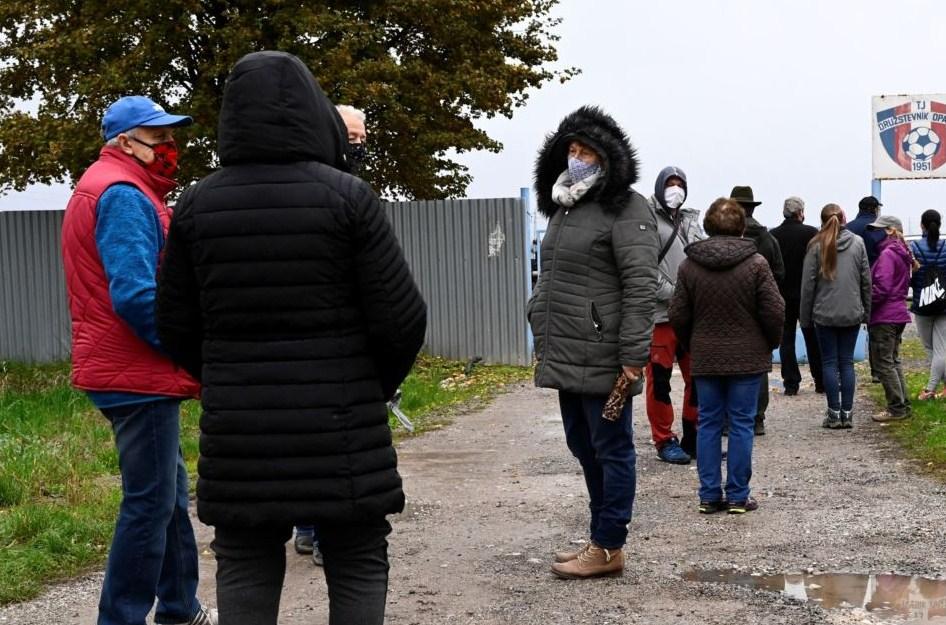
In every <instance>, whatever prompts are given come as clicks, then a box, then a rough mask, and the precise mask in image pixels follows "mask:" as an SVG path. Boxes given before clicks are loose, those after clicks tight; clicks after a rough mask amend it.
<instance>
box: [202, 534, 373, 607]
mask: <svg viewBox="0 0 946 625" xmlns="http://www.w3.org/2000/svg"><path fill="white" fill-rule="evenodd" d="M390 532H391V525H390V524H388V522H387V521H386V520H384V519H378V520H377V521H376V522H373V523H370V522H357V523H355V522H353V523H349V524H345V525H332V524H327V523H320V524H319V548H320V549H321V550H322V557H323V559H324V562H325V582H326V584H327V585H328V600H329V625H381V624H382V623H383V622H384V608H385V605H384V604H385V601H386V600H387V593H388V568H389V567H388V541H387V536H388V534H389V533H390ZM291 536H292V527H290V526H288V525H287V526H285V527H281V526H280V527H259V528H243V527H227V526H217V527H216V528H215V536H214V541H213V544H212V548H213V550H214V553H215V554H216V556H217V610H218V611H219V614H220V625H275V624H276V622H277V619H278V618H279V600H280V595H281V593H282V585H283V578H284V577H285V574H286V546H285V544H286V541H287V540H289V538H290V537H291Z"/></svg>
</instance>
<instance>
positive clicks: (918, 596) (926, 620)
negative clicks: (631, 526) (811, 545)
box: [683, 569, 946, 625]
mask: <svg viewBox="0 0 946 625" xmlns="http://www.w3.org/2000/svg"><path fill="white" fill-rule="evenodd" d="M683 579H684V580H686V581H689V582H717V583H723V584H735V585H737V586H745V587H748V588H753V589H755V590H770V591H775V592H780V593H782V594H783V595H785V596H786V597H791V598H793V599H798V600H799V601H810V602H812V603H817V604H818V605H820V606H822V607H824V608H828V609H838V608H840V609H844V608H847V609H853V608H862V609H864V610H867V611H868V612H871V613H873V614H875V615H877V616H880V617H884V616H889V617H897V618H899V619H907V620H906V623H910V624H911V625H926V624H933V623H937V624H938V623H946V579H939V580H937V579H929V578H925V577H910V576H907V575H892V574H878V575H856V574H846V573H827V574H823V575H805V574H802V573H799V574H791V573H789V574H785V575H753V574H751V573H746V572H741V571H734V570H732V569H726V570H716V571H712V570H711V571H702V570H695V571H689V572H687V573H684V574H683Z"/></svg>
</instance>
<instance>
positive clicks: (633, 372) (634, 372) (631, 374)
mask: <svg viewBox="0 0 946 625" xmlns="http://www.w3.org/2000/svg"><path fill="white" fill-rule="evenodd" d="M623 369H624V375H626V376H627V379H628V380H630V381H631V382H637V381H638V380H640V379H641V376H642V375H644V369H643V368H642V367H631V366H630V365H624V367H623Z"/></svg>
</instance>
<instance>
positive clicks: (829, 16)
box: [0, 0, 946, 230]
mask: <svg viewBox="0 0 946 625" xmlns="http://www.w3.org/2000/svg"><path fill="white" fill-rule="evenodd" d="M556 13H557V14H558V15H560V16H562V17H563V18H564V21H563V23H562V24H561V26H560V27H559V29H558V32H559V33H560V34H561V35H562V40H561V41H560V42H559V56H560V65H562V66H566V65H573V66H576V67H579V68H581V69H582V71H583V73H582V75H580V76H579V77H577V78H575V79H573V80H572V81H570V82H568V83H566V84H565V85H561V84H559V83H558V82H552V83H549V84H547V85H546V86H545V87H544V88H543V89H541V90H539V91H537V92H534V93H533V94H532V95H531V97H530V99H529V101H528V104H527V105H526V107H524V108H522V109H519V110H518V111H517V112H516V115H515V117H514V118H513V119H512V120H507V119H505V118H500V119H494V120H484V121H483V122H482V126H483V127H484V128H485V129H487V131H488V132H489V133H490V134H491V135H492V136H493V137H495V138H497V139H499V140H500V141H502V142H503V144H504V146H505V149H504V150H503V151H502V153H500V154H491V153H477V154H467V155H463V156H462V157H461V160H462V161H463V162H464V163H465V164H467V165H468V166H469V167H470V170H471V173H472V174H473V176H474V180H473V184H472V185H471V187H470V190H469V196H470V197H496V196H513V195H518V193H519V188H520V187H522V186H529V185H530V184H531V179H532V164H533V161H534V158H535V152H536V150H537V148H538V146H539V145H540V143H541V141H542V138H543V136H544V134H545V133H547V132H549V131H550V130H553V129H554V128H555V126H556V125H557V124H558V122H559V121H560V119H561V118H562V117H563V116H564V115H565V114H567V113H568V112H570V111H571V110H574V109H575V108H577V107H579V106H581V105H583V104H598V105H600V106H602V107H604V108H605V109H606V110H607V111H608V112H610V113H611V114H612V115H613V116H614V117H615V118H617V120H618V121H619V122H620V123H621V124H622V125H623V126H624V127H625V129H626V130H627V132H628V134H629V135H630V137H631V140H632V142H633V144H634V146H635V148H636V149H637V151H638V155H639V157H640V161H641V165H642V170H641V180H640V181H639V182H638V183H637V184H636V185H635V187H636V188H637V190H638V191H640V192H641V193H643V194H645V195H650V194H651V193H652V192H653V181H654V178H655V177H656V175H657V172H658V171H659V170H660V169H661V168H662V167H663V166H665V165H670V164H673V165H677V166H679V167H682V168H683V169H684V171H686V173H687V175H688V178H689V189H690V194H689V198H688V200H687V205H688V206H691V207H694V208H698V209H705V208H706V207H707V206H709V204H710V202H712V200H713V199H715V198H716V197H718V196H720V195H728V193H729V190H730V189H731V188H732V187H733V186H734V185H737V184H738V185H750V186H752V188H753V189H754V191H755V195H756V199H758V200H761V201H762V202H763V204H762V205H761V206H760V207H759V208H758V209H757V212H756V216H757V217H758V218H759V219H760V220H761V221H762V222H763V223H766V224H768V225H770V226H774V225H777V224H778V223H779V222H780V221H781V206H782V201H783V200H784V199H785V198H786V197H787V196H789V195H798V196H800V197H802V198H803V199H804V200H805V202H806V203H807V205H808V222H809V223H813V224H814V223H816V222H817V215H818V213H819V212H820V209H821V207H822V206H823V205H824V204H825V203H827V202H837V203H839V204H840V205H841V206H842V207H844V208H845V210H847V212H848V215H849V216H850V215H852V214H854V213H856V212H857V201H858V200H859V199H860V198H861V197H863V196H864V195H868V194H869V193H870V188H871V187H870V183H871V119H870V116H871V111H870V106H871V96H872V95H880V94H903V93H911V94H934V93H946V74H944V72H943V70H942V61H943V59H944V58H946V37H943V36H942V27H943V24H946V2H943V0H901V1H899V2H895V3H893V2H889V1H888V2H880V1H879V0H830V1H829V0H790V1H788V0H765V1H760V0H718V1H712V0H678V1H677V2H673V3H670V2H657V1H651V2H641V1H627V0H625V1H617V0H613V1H611V0H609V1H602V0H595V1H594V2H583V1H581V0H563V1H562V3H561V5H560V6H559V7H558V8H557V9H556ZM944 139H946V138H944ZM944 149H946V146H944ZM67 197H68V191H67V190H65V189H63V188H59V189H57V188H49V187H34V188H32V189H30V190H29V191H27V192H26V193H25V194H10V195H8V196H6V197H4V198H0V209H3V208H61V207H63V206H64V205H65V201H66V199H67ZM882 201H883V203H884V205H885V206H884V212H889V213H893V214H897V215H899V216H901V217H902V219H903V220H904V224H905V225H906V226H907V229H908V230H910V229H911V227H910V226H911V225H912V230H918V228H919V215H920V213H922V212H923V211H924V210H926V209H927V208H937V209H940V210H942V209H943V208H946V182H940V181H935V182H930V181H913V182H901V181H896V182H894V181H890V182H885V183H884V186H883V197H882Z"/></svg>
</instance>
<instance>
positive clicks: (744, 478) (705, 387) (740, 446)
mask: <svg viewBox="0 0 946 625" xmlns="http://www.w3.org/2000/svg"><path fill="white" fill-rule="evenodd" d="M693 379H694V381H695V382H696V394H697V396H698V397H699V398H700V421H699V423H700V427H699V428H698V429H697V431H696V449H697V453H696V466H697V472H698V473H699V476H700V501H721V500H722V499H723V488H722V480H723V476H722V468H721V467H720V464H721V463H722V428H723V422H724V420H725V418H726V415H727V414H728V415H729V446H728V447H727V450H726V497H725V498H726V499H728V500H729V501H745V500H746V499H748V498H749V480H750V479H752V440H753V438H754V434H753V431H752V426H753V425H754V423H755V413H756V407H757V402H758V400H759V384H760V383H761V381H762V376H761V375H739V376H719V377H717V376H712V377H711V376H699V377H695V378H693Z"/></svg>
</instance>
